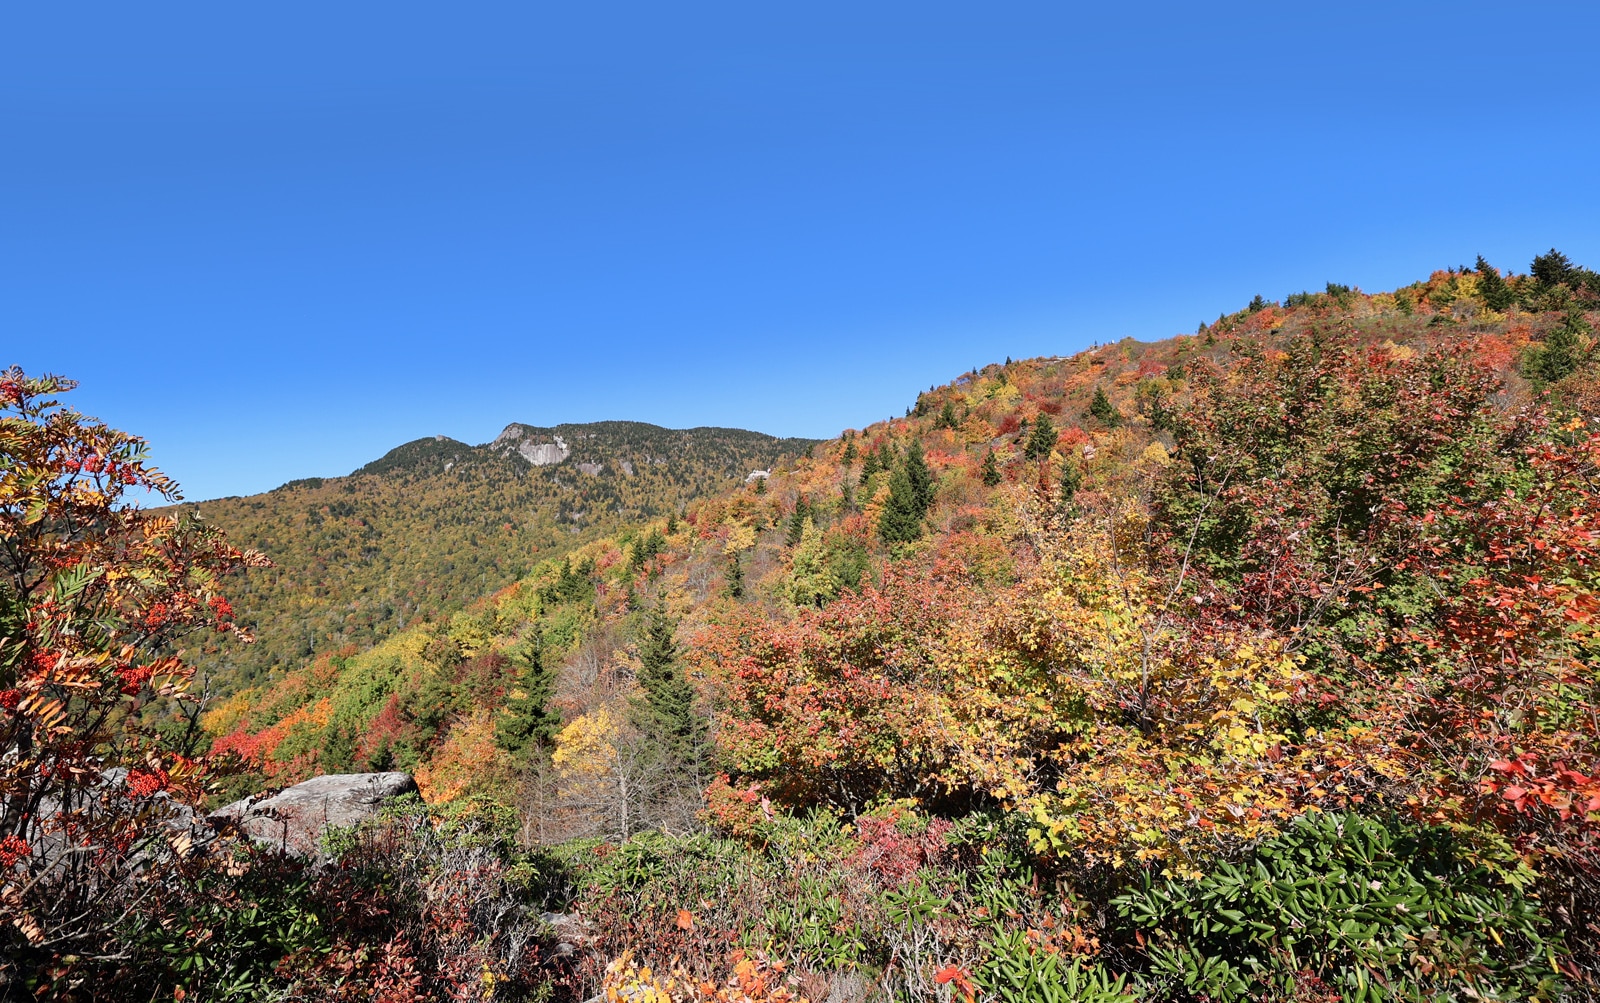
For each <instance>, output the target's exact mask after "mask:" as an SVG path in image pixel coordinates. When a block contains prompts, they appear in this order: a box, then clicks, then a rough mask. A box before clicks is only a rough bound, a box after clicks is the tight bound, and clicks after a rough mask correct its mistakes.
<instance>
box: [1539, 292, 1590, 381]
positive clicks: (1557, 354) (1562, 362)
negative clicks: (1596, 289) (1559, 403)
mask: <svg viewBox="0 0 1600 1003" xmlns="http://www.w3.org/2000/svg"><path fill="white" fill-rule="evenodd" d="M1588 329H1589V325H1588V324H1586V323H1584V320H1583V314H1582V313H1581V312H1580V311H1578V310H1573V311H1572V312H1571V313H1569V314H1567V319H1566V320H1565V321H1564V322H1563V323H1562V325H1561V326H1560V327H1558V328H1556V329H1555V330H1554V331H1551V332H1550V333H1549V334H1547V335H1545V339H1544V344H1543V345H1542V346H1541V347H1539V348H1537V349H1534V350H1533V351H1532V352H1530V353H1529V355H1528V359H1527V361H1526V362H1525V363H1524V364H1523V372H1525V373H1526V374H1527V375H1528V376H1530V377H1532V378H1534V379H1536V380H1540V381H1542V382H1545V383H1554V382H1556V381H1557V380H1561V379H1565V378H1566V377H1567V376H1569V375H1571V374H1572V372H1573V370H1575V369H1577V368H1578V366H1579V365H1581V364H1582V363H1583V361H1584V359H1583V355H1584V352H1583V346H1582V344H1581V343H1580V342H1579V341H1578V336H1579V335H1580V334H1583V333H1585V332H1586V331H1588Z"/></svg>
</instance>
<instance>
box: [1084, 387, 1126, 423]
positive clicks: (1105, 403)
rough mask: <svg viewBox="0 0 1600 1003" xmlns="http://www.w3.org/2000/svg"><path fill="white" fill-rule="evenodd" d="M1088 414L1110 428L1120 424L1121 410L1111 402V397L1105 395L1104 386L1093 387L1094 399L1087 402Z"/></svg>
mask: <svg viewBox="0 0 1600 1003" xmlns="http://www.w3.org/2000/svg"><path fill="white" fill-rule="evenodd" d="M1089 414H1090V415H1092V416H1094V417H1095V418H1096V419H1098V420H1099V421H1100V422H1101V423H1102V424H1105V425H1108V426H1110V427H1112V428H1115V427H1117V426H1118V425H1120V424H1122V412H1121V411H1118V410H1117V409H1116V406H1115V405H1114V404H1112V403H1111V398H1110V397H1107V396H1106V388H1105V387H1095V388H1094V400H1093V401H1091V402H1090V403H1089Z"/></svg>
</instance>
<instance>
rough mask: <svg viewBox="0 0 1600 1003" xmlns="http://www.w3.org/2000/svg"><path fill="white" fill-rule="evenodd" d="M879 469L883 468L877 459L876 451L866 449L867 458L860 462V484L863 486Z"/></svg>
mask: <svg viewBox="0 0 1600 1003" xmlns="http://www.w3.org/2000/svg"><path fill="white" fill-rule="evenodd" d="M881 469H883V467H882V464H881V462H880V461H879V459H878V451H877V450H876V449H868V450H867V458H866V459H864V460H862V461H861V483H863V484H865V483H866V482H867V478H869V477H871V476H872V475H873V474H875V473H877V472H878V471H879V470H881Z"/></svg>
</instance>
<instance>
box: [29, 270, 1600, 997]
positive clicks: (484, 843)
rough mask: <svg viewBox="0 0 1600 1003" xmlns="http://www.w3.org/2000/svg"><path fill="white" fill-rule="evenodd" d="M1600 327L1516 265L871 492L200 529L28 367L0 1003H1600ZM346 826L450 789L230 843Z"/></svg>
mask: <svg viewBox="0 0 1600 1003" xmlns="http://www.w3.org/2000/svg"><path fill="white" fill-rule="evenodd" d="M1597 325H1600V273H1597V272H1595V271H1591V270H1589V269H1588V268H1585V267H1582V266H1580V265H1579V264H1577V263H1574V262H1572V261H1570V260H1569V259H1568V258H1567V257H1566V256H1564V255H1562V254H1561V253H1560V252H1558V251H1554V250H1552V251H1550V252H1548V253H1546V254H1542V255H1539V256H1537V257H1535V258H1534V260H1533V262H1532V264H1531V266H1530V267H1529V269H1528V271H1527V272H1526V273H1519V272H1515V271H1511V270H1506V269H1501V268H1497V267H1495V266H1494V265H1492V264H1491V263H1489V262H1487V261H1485V260H1484V259H1483V258H1481V257H1480V258H1478V259H1477V260H1476V261H1475V262H1474V263H1473V264H1471V265H1463V266H1460V267H1455V268H1449V269H1445V270H1441V271H1437V272H1434V273H1433V274H1432V275H1431V276H1429V277H1428V278H1427V279H1425V280H1423V281H1419V282H1415V283H1413V284H1411V285H1409V286H1406V287H1403V288H1400V289H1396V290H1394V291H1392V292H1384V293H1375V294H1369V293H1366V292H1363V291H1361V290H1359V289H1355V288H1351V287H1348V286H1344V285H1339V284H1336V283H1330V284H1328V285H1327V286H1326V287H1325V288H1324V289H1323V290H1320V291H1314V292H1311V291H1308V292H1301V293H1295V294H1292V295H1289V296H1286V297H1285V298H1283V299H1282V300H1268V299H1266V298H1264V297H1262V296H1257V297H1255V299H1254V300H1252V301H1250V302H1249V303H1248V304H1247V305H1245V306H1244V307H1243V308H1242V309H1240V310H1238V311H1237V312H1234V313H1231V314H1225V315H1223V316H1221V317H1219V318H1217V319H1216V321H1215V322H1208V323H1202V324H1200V325H1199V327H1198V329H1197V330H1196V331H1195V332H1194V333H1193V334H1184V335H1180V336H1177V337H1174V338H1170V339H1168V340H1165V341H1160V342H1155V343H1140V342H1135V341H1133V340H1131V339H1128V340H1122V341H1115V342H1108V343H1106V344H1101V345H1097V346H1096V347H1094V348H1092V349H1090V350H1088V351H1084V352H1080V353H1078V354H1076V355H1072V356H1067V357H1049V358H1035V359H1025V360H1017V361H1013V360H1010V359H1006V360H1005V361H1004V362H995V363H991V364H988V365H985V366H983V367H981V368H978V369H974V370H972V371H969V372H967V373H964V374H961V375H960V376H959V377H957V378H956V379H955V380H953V381H952V382H950V383H948V384H946V385H944V386H935V387H931V388H929V389H927V390H926V391H923V392H921V393H919V394H917V395H915V397H914V399H912V400H910V401H908V407H907V408H906V413H905V415H904V416H903V417H901V418H895V419H892V420H887V421H881V422H877V423H875V424H871V425H868V426H866V427H865V428H860V429H850V430H845V431H844V432H842V434H840V435H839V436H837V437H836V438H833V439H829V440H826V441H811V440H797V439H788V440H783V439H774V438H772V437H769V436H764V435H759V434H757V433H750V432H741V431H737V430H731V429H693V430H688V431H683V432H676V431H670V430H666V429H659V428H656V427H655V426H648V425H638V424H636V423H627V422H601V423H596V424H593V425H571V426H559V427H557V428H554V429H535V428H531V427H528V426H520V425H513V426H509V427H508V428H507V430H506V433H505V434H503V435H502V436H501V437H500V438H499V439H497V440H495V442H493V443H489V444H485V445H483V446H468V445H466V444H463V443H456V442H454V441H452V440H419V441H418V442H414V443H409V444H406V445H404V446H401V447H399V448H397V449H396V450H395V451H394V452H392V453H391V454H389V455H388V456H386V457H384V458H383V459H381V460H379V461H376V462H374V463H373V464H369V465H368V466H367V467H363V468H362V469H361V470H358V471H356V472H354V473H352V474H351V475H350V476H348V477H344V478H327V479H310V480H306V481H298V482H291V483H290V484H287V485H284V486H283V487H281V488H279V489H277V490H275V491H272V492H268V493H266V494H262V495H256V496H252V497H248V498H232V499H221V500H218V501H213V502H205V503H201V504H198V505H196V504H190V503H185V502H183V501H182V500H181V498H180V497H179V496H178V494H177V492H176V486H175V485H173V484H171V483H170V482H169V481H168V480H167V479H166V478H165V477H164V476H163V475H162V474H160V473H159V472H158V471H157V470H156V469H155V468H154V467H153V466H151V465H150V462H149V460H148V459H147V454H146V443H145V442H144V441H143V440H141V439H139V438H137V437H135V436H134V435H131V434H128V433H125V432H122V431H118V430H115V429H111V428H108V427H107V426H105V425H104V424H102V423H100V422H99V421H97V420H95V419H92V418H88V417H85V416H84V415H82V414H80V413H78V412H77V411H75V410H73V408H72V407H71V397H70V393H69V392H70V391H71V390H72V388H73V384H72V383H71V382H70V380H68V379H65V378H63V377H58V376H49V375H43V374H38V373H23V372H21V371H20V370H17V369H12V370H10V371H8V372H6V373H5V374H4V376H3V378H0V457H3V458H0V524H3V528H4V537H5V546H4V548H3V550H0V796H3V799H4V801H3V811H0V920H3V922H0V998H6V999H18V1000H26V999H40V1000H99V999H107V1000H111V999H116V1000H121V999H130V1000H131V999H140V1000H148V999H200V1000H258V999H275V1000H276V999H281V1000H290V999H295V1000H299V999H306V1000H366V999H381V1000H386V1001H413V1000H418V1001H420V1000H459V999H468V998H476V999H497V1000H539V1001H570V1003H578V1001H582V1000H589V999H591V998H594V997H595V996H596V994H597V993H603V994H605V998H606V999H607V1000H608V1001H609V1003H689V1001H713V1000H716V1001H724V1003H735V1001H756V1003H767V1001H771V1003H790V1001H796V1000H799V999H802V998H803V999H806V1000H809V1001H814V1003H822V1001H824V1000H826V1001H829V1003H867V1001H879V1000H884V1001H887V1000H891V999H893V1000H905V1001H923V1000H927V1001H938V1003H953V1001H954V1000H956V999H957V998H959V999H961V1000H963V1001H964V1003H975V1001H976V1000H978V999H983V1000H996V1001H1004V1003H1025V1001H1026V1003H1033V1001H1051V1003H1057V1001H1072V1000H1086V1001H1100V1003H1105V1001H1112V1000H1133V999H1138V1000H1149V1001H1160V1000H1214V1001H1234V1000H1238V1001H1244V1000H1285V1001H1287V1000H1294V1001H1314V1000H1315V1001H1322V1000H1342V999H1350V1000H1432V999H1441V998H1446V999H1507V1000H1513V999H1514V1000H1526V999H1540V1000H1560V999H1576V998H1585V997H1586V996H1587V995H1588V994H1591V993H1593V992H1594V991H1595V987H1596V985H1597V980H1600V926H1597V925H1595V923H1596V921H1595V920H1594V917H1595V916H1596V915H1597V913H1600V725H1597V721H1600V690H1597V685H1600V679H1597V676H1596V672H1597V669H1600V661H1597V659H1600V619H1597V618H1600V379H1597V377H1600V341H1597V330H1600V326H1597ZM159 446H160V444H159V443H155V444H154V447H155V450H156V452H159ZM134 491H149V492H154V493H155V494H157V495H160V496H163V498H164V499H165V500H166V501H167V502H168V503H169V504H166V505H163V506H159V507H154V508H151V507H143V508H141V507H139V506H135V505H131V504H126V503H125V502H124V498H125V496H127V495H128V493H130V492H134ZM356 773H363V774H365V773H405V774H409V775H411V776H412V777H414V779H415V783H416V786H417V788H418V793H417V794H414V795H408V796H405V797H402V798H398V799H395V800H393V801H390V802H387V803H386V804H385V805H384V806H383V807H382V808H381V810H377V811H375V812H374V813H372V814H371V815H370V817H367V818H365V819H364V820H363V821H361V822H359V823H357V824H354V825H351V826H341V827H334V828H331V829H328V830H327V831H324V832H322V834H321V836H320V843H319V845H318V846H317V847H316V849H315V851H314V852H306V851H305V850H304V849H303V848H302V849H301V850H300V851H298V852H294V851H291V850H290V849H289V848H287V847H286V845H285V844H283V843H281V842H280V843H279V844H276V845H275V844H273V843H272V842H271V841H270V840H266V841H263V840H260V839H252V838H250V834H249V833H246V832H244V831H243V830H242V829H241V827H240V826H239V825H237V824H235V823H234V822H231V821H229V820H228V817H227V816H225V815H217V814H213V813H214V812H215V811H216V810H217V809H219V808H221V807H222V806H223V805H226V804H228V803H230V802H234V801H236V800H238V799H240V798H245V797H251V796H266V795H270V794H271V793H272V792H275V791H277V790H280V789H283V788H287V787H289V786H291V785H294V784H297V783H299V782H301V781H305V780H308V779H310V778H313V777H317V776H321V775H327V774H356Z"/></svg>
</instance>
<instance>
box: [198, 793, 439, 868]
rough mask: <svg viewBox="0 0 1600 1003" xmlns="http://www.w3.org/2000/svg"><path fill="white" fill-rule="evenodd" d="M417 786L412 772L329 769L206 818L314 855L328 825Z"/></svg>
mask: <svg viewBox="0 0 1600 1003" xmlns="http://www.w3.org/2000/svg"><path fill="white" fill-rule="evenodd" d="M416 790H417V785H416V782H415V781H414V780H412V779H411V774H409V773H331V774H328V775H326V776H321V777H312V778H311V779H310V780H307V781H305V782H304V783H299V784H295V785H294V786H293V787H288V788H285V789H284V790H282V791H279V792H278V793H277V794H275V795H273V796H272V797H269V798H262V799H260V800H256V799H252V798H245V799H244V800H242V801H235V802H234V803H233V804H230V805H227V806H226V807H223V808H218V809H217V810H216V811H214V812H212V813H211V814H210V815H209V816H208V818H209V820H210V821H211V822H212V823H213V824H214V825H219V826H220V825H224V824H232V825H235V826H237V827H238V829H239V831H240V832H242V833H244V834H245V835H247V836H249V837H250V838H252V839H254V840H256V841H257V842H260V843H269V844H271V845H273V846H281V847H282V848H284V849H286V850H288V851H290V852H292V853H299V854H304V855H306V856H315V855H316V853H317V852H318V840H319V839H320V838H321V836H322V832H323V830H324V829H326V828H328V827H329V826H350V825H355V824H356V823H357V822H360V821H362V820H363V819H366V818H370V817H372V816H373V815H375V814H377V813H378V810H379V809H380V808H382V807H383V804H384V802H386V801H388V800H389V799H391V798H396V797H399V796H400V795H402V794H414V793H416Z"/></svg>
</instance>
